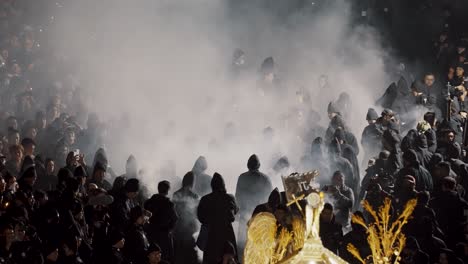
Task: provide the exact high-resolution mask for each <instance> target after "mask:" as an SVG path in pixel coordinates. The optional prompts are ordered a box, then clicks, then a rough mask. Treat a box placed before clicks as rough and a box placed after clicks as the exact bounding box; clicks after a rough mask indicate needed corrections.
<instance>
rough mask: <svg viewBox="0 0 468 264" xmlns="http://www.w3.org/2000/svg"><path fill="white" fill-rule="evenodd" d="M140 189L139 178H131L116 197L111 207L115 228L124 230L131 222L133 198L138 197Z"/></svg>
mask: <svg viewBox="0 0 468 264" xmlns="http://www.w3.org/2000/svg"><path fill="white" fill-rule="evenodd" d="M139 189H140V182H139V181H138V180H137V179H129V180H128V181H127V182H126V183H125V187H124V189H123V190H122V191H121V192H120V193H118V194H117V195H116V196H115V197H114V201H113V203H112V204H111V205H110V208H109V209H110V211H109V213H110V216H111V221H112V223H111V224H112V226H113V228H114V229H116V230H120V231H122V232H123V231H124V230H125V228H126V227H127V226H128V225H129V224H131V222H130V210H131V209H132V208H133V207H134V203H133V200H134V199H135V198H136V197H137V195H138V191H139Z"/></svg>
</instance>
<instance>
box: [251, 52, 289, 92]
mask: <svg viewBox="0 0 468 264" xmlns="http://www.w3.org/2000/svg"><path fill="white" fill-rule="evenodd" d="M257 87H258V89H259V93H260V95H262V96H273V98H278V96H280V95H281V94H284V92H285V91H284V90H283V89H281V84H280V80H279V78H278V74H277V69H276V63H275V60H274V59H273V57H268V58H266V59H265V60H263V62H262V65H261V66H260V79H259V80H258V84H257Z"/></svg>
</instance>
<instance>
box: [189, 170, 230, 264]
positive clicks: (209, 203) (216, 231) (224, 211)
mask: <svg viewBox="0 0 468 264" xmlns="http://www.w3.org/2000/svg"><path fill="white" fill-rule="evenodd" d="M211 188H212V190H213V191H212V192H211V193H210V194H207V195H205V196H203V197H202V199H201V201H200V204H199V206H198V220H199V221H200V222H201V223H202V225H205V226H206V227H207V234H206V238H207V239H206V243H205V245H204V246H202V247H203V251H204V254H203V264H217V263H219V262H220V261H221V260H222V257H223V249H224V245H225V242H226V241H227V242H230V243H231V244H232V245H233V246H234V248H237V244H236V236H235V235H234V229H233V228H232V222H234V220H235V215H236V214H237V212H238V211H239V208H238V207H237V204H236V199H235V198H234V196H232V195H231V194H228V193H227V192H226V186H225V184H224V179H223V177H222V176H221V175H220V174H218V173H215V174H214V175H213V179H212V180H211ZM200 236H202V234H200ZM236 255H237V254H236Z"/></svg>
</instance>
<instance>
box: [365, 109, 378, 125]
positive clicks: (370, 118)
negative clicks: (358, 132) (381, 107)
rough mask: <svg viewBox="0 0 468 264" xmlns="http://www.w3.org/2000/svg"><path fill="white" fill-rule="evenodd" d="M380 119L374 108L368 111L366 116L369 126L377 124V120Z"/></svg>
mask: <svg viewBox="0 0 468 264" xmlns="http://www.w3.org/2000/svg"><path fill="white" fill-rule="evenodd" d="M378 118H379V115H378V114H377V112H376V111H375V110H374V108H369V109H368V110H367V115H366V120H367V123H368V124H373V123H375V122H376V120H377V119H378Z"/></svg>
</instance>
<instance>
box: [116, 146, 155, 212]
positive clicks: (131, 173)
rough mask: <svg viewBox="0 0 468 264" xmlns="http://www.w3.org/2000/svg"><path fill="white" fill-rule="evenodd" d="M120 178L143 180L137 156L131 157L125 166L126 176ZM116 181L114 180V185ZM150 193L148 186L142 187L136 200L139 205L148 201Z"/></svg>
mask: <svg viewBox="0 0 468 264" xmlns="http://www.w3.org/2000/svg"><path fill="white" fill-rule="evenodd" d="M120 177H125V178H126V179H132V178H135V179H138V180H141V176H140V174H139V173H138V163H137V160H136V158H135V156H133V155H130V156H129V157H128V159H127V163H126V164H125V174H124V175H121V176H120ZM117 178H118V177H117ZM116 180H117V179H116ZM116 180H114V183H115V181H116ZM148 193H149V191H148V188H146V186H144V185H142V186H140V190H139V191H138V197H137V199H136V200H137V203H138V204H140V205H142V204H143V203H144V202H145V201H146V200H147V199H148Z"/></svg>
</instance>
